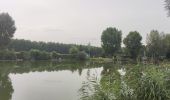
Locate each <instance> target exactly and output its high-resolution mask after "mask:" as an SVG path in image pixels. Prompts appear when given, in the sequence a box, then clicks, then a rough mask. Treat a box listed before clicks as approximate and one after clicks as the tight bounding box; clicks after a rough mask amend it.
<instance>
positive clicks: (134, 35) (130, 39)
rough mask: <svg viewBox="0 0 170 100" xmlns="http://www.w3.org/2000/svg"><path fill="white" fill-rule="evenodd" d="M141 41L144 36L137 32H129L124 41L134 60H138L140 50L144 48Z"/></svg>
mask: <svg viewBox="0 0 170 100" xmlns="http://www.w3.org/2000/svg"><path fill="white" fill-rule="evenodd" d="M141 40H142V36H141V35H140V33H139V32H137V31H132V32H129V34H128V35H127V36H126V38H125V39H124V40H123V43H124V44H125V46H126V49H127V51H128V52H129V54H130V56H131V57H132V58H133V59H136V58H137V56H138V54H139V52H140V49H141V47H142V43H141Z"/></svg>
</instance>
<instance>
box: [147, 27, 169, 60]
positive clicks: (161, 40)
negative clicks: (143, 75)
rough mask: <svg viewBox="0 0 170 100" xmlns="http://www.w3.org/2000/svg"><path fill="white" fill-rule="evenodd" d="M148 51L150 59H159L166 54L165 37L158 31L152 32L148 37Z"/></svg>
mask: <svg viewBox="0 0 170 100" xmlns="http://www.w3.org/2000/svg"><path fill="white" fill-rule="evenodd" d="M146 43H147V51H148V53H149V56H150V57H153V58H157V57H160V56H164V55H165V53H166V44H165V35H164V34H163V33H159V32H158V31H157V30H152V31H151V32H150V33H149V34H148V35H147V41H146Z"/></svg>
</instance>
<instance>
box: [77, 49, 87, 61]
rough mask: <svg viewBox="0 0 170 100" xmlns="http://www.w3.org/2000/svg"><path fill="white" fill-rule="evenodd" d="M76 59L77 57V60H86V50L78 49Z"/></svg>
mask: <svg viewBox="0 0 170 100" xmlns="http://www.w3.org/2000/svg"><path fill="white" fill-rule="evenodd" d="M77 59H79V60H86V59H88V55H87V53H86V52H84V51H80V52H79V53H78V54H77Z"/></svg>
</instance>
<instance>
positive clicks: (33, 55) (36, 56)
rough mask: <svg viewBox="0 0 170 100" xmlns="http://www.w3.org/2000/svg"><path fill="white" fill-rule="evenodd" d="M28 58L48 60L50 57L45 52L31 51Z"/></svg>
mask: <svg viewBox="0 0 170 100" xmlns="http://www.w3.org/2000/svg"><path fill="white" fill-rule="evenodd" d="M30 56H31V59H32V60H50V59H51V55H50V53H48V52H45V51H39V50H31V51H30Z"/></svg>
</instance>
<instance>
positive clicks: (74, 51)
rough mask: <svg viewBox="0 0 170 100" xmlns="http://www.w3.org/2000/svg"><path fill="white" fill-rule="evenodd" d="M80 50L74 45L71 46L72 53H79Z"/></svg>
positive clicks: (70, 51)
mask: <svg viewBox="0 0 170 100" xmlns="http://www.w3.org/2000/svg"><path fill="white" fill-rule="evenodd" d="M78 52H79V50H78V48H77V47H75V46H73V47H71V48H70V50H69V53H70V54H77V53H78Z"/></svg>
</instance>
